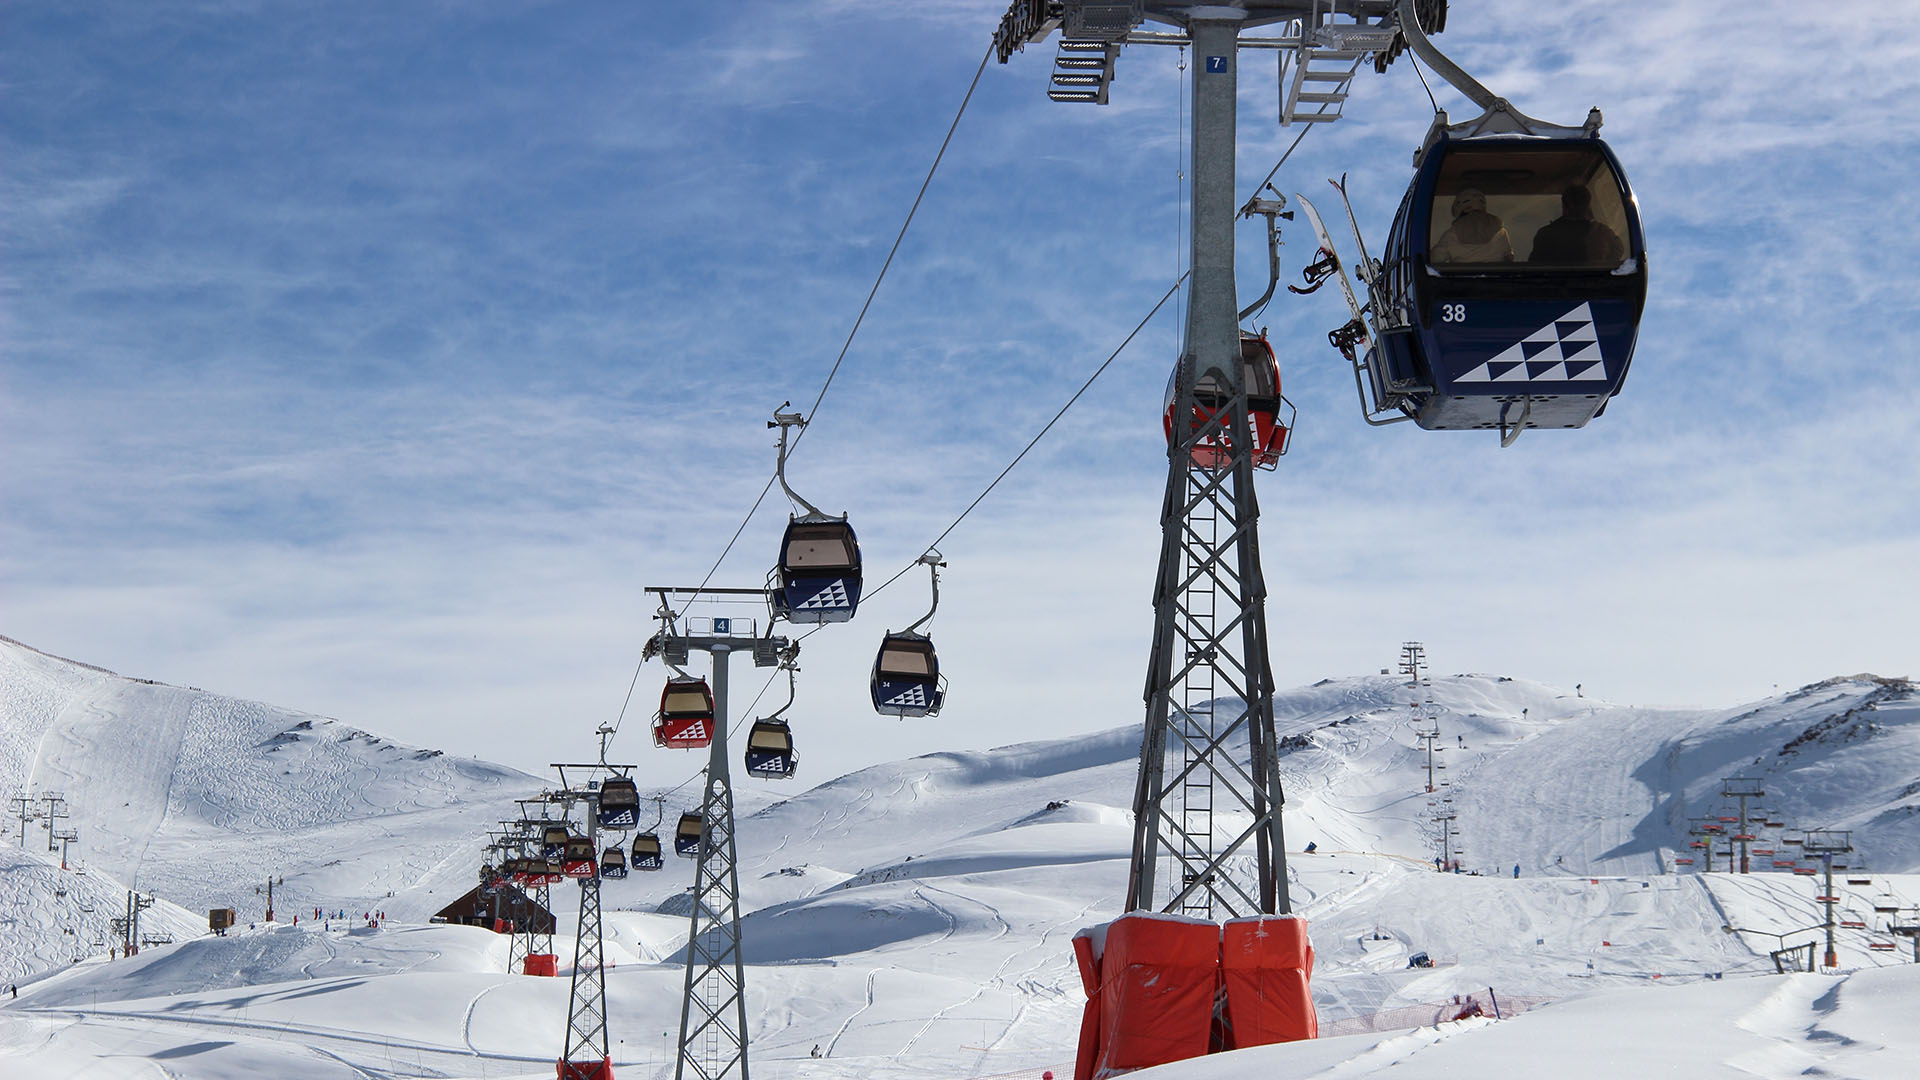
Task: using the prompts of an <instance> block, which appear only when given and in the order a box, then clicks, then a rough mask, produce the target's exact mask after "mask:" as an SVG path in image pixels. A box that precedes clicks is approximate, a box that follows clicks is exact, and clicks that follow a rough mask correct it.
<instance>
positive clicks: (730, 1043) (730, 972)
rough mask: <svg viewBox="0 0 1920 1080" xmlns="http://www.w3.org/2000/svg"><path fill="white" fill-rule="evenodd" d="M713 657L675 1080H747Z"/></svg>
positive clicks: (719, 660)
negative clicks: (732, 1078)
mask: <svg viewBox="0 0 1920 1080" xmlns="http://www.w3.org/2000/svg"><path fill="white" fill-rule="evenodd" d="M705 647H706V648H707V650H708V651H709V652H710V653H711V654H712V656H713V745H712V747H711V751H710V752H711V755H712V756H711V757H710V758H709V759H708V764H707V786H706V791H705V793H704V795H703V797H702V798H701V800H700V820H701V821H702V823H703V825H704V832H703V834H702V836H701V838H700V850H699V855H698V857H697V858H696V859H695V861H694V870H693V913H692V915H691V925H690V926H689V928H688V932H687V979H686V988H685V989H686V993H685V996H684V998H683V999H682V1001H681V1004H680V1058H679V1061H678V1063H677V1064H675V1066H674V1069H673V1075H674V1080H684V1077H685V1076H686V1074H687V1073H688V1072H689V1071H691V1073H692V1074H693V1075H694V1076H696V1077H699V1078H700V1080H720V1078H721V1077H724V1076H726V1075H727V1074H728V1073H730V1072H733V1071H734V1068H735V1066H736V1065H737V1066H738V1067H739V1070H738V1075H739V1080H747V987H746V972H745V971H744V970H743V966H742V960H741V956H740V874H739V871H738V869H737V867H736V866H735V863H734V839H733V778H732V776H731V774H730V772H729V765H730V763H729V761H728V760H727V659H728V657H729V656H730V655H732V650H731V648H730V647H729V646H728V645H726V644H722V643H718V642H714V643H710V644H708V645H707V646H705Z"/></svg>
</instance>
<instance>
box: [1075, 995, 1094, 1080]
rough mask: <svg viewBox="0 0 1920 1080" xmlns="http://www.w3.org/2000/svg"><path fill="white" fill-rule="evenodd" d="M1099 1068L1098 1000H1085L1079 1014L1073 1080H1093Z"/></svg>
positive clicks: (1092, 998) (1091, 998)
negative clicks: (1084, 1007) (1077, 1047)
mask: <svg viewBox="0 0 1920 1080" xmlns="http://www.w3.org/2000/svg"><path fill="white" fill-rule="evenodd" d="M1099 1067H1100V998H1099V997H1098V996H1095V997H1090V998H1088V999H1087V1007H1086V1010H1085V1011H1084V1012H1082V1013H1081V1014H1080V1049H1079V1051H1078V1053H1077V1054H1076V1055H1075V1056H1074V1059H1073V1080H1093V1073H1094V1070H1095V1069H1097V1068H1099Z"/></svg>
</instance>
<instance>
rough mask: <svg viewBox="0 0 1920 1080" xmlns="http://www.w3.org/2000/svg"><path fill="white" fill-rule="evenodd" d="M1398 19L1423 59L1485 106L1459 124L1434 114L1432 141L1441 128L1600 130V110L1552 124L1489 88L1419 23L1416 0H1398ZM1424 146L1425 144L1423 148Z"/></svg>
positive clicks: (1556, 132)
mask: <svg viewBox="0 0 1920 1080" xmlns="http://www.w3.org/2000/svg"><path fill="white" fill-rule="evenodd" d="M1394 11H1395V15H1396V16H1397V17H1398V19H1399V24H1400V33H1401V35H1402V36H1404V37H1405V38H1406V39H1407V48H1408V49H1409V50H1411V51H1412V52H1413V54H1414V55H1415V56H1417V57H1419V58H1420V59H1421V60H1424V61H1426V63H1427V66H1428V67H1430V68H1432V69H1433V70H1434V72H1435V73H1436V74H1438V75H1439V76H1440V77H1441V78H1443V79H1445V80H1447V82H1448V83H1449V84H1451V85H1452V86H1453V88H1454V89H1455V90H1458V91H1460V92H1461V93H1462V94H1464V95H1466V97H1467V100H1469V101H1471V102H1473V103H1474V104H1475V105H1478V106H1480V108H1481V109H1482V110H1484V111H1483V112H1482V113H1481V114H1480V115H1479V116H1478V117H1476V118H1474V119H1472V120H1467V121H1464V122H1462V123H1459V124H1451V125H1450V124H1448V123H1447V114H1446V112H1445V111H1444V110H1441V111H1440V112H1438V113H1437V114H1436V116H1435V118H1434V123H1433V127H1434V130H1433V132H1430V133H1429V134H1428V136H1427V142H1428V144H1429V145H1430V144H1431V143H1432V142H1433V141H1434V139H1435V138H1436V137H1437V135H1438V133H1439V132H1440V131H1443V130H1444V131H1447V132H1449V133H1452V134H1455V135H1497V134H1514V135H1551V136H1555V137H1559V138H1569V137H1577V136H1579V135H1582V134H1584V135H1587V136H1589V137H1591V136H1593V135H1595V134H1597V133H1598V132H1599V130H1600V110H1599V109H1597V108H1596V109H1591V110H1589V111H1588V113H1587V122H1586V123H1585V124H1583V125H1580V126H1577V127H1570V126H1567V125H1564V124H1549V123H1547V122H1546V121H1544V120H1535V119H1534V118H1533V117H1531V116H1528V115H1527V114H1526V113H1523V112H1521V111H1520V110H1519V109H1516V108H1514V107H1513V103H1512V102H1510V101H1508V100H1507V99H1506V98H1503V97H1501V96H1500V95H1498V94H1496V93H1494V92H1493V91H1491V90H1489V89H1487V87H1486V86H1485V84H1483V83H1481V82H1480V80H1478V79H1476V78H1474V77H1473V76H1472V75H1469V74H1467V72H1466V70H1465V69H1464V68H1462V67H1461V66H1460V65H1458V64H1456V63H1454V62H1453V61H1452V60H1450V59H1448V58H1447V54H1445V53H1443V52H1441V51H1440V48H1439V46H1437V45H1435V44H1434V43H1433V40H1432V39H1431V38H1429V37H1427V32H1426V30H1425V28H1423V27H1422V26H1421V25H1420V14H1419V12H1418V11H1417V10H1416V9H1415V6H1414V0H1399V4H1398V6H1397V7H1396V8H1395V9H1394ZM1424 149H1425V148H1424V147H1423V148H1422V150H1423V152H1424Z"/></svg>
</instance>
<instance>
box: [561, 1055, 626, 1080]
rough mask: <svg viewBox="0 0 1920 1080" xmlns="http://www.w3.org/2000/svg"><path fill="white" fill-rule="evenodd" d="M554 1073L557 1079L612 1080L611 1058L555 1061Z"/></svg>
mask: <svg viewBox="0 0 1920 1080" xmlns="http://www.w3.org/2000/svg"><path fill="white" fill-rule="evenodd" d="M554 1074H555V1075H556V1076H557V1077H558V1078H559V1080H613V1059H612V1058H601V1059H600V1060H599V1061H559V1062H555V1063H554Z"/></svg>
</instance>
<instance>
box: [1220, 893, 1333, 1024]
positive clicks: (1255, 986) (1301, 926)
mask: <svg viewBox="0 0 1920 1080" xmlns="http://www.w3.org/2000/svg"><path fill="white" fill-rule="evenodd" d="M1220 970H1221V975H1222V978H1223V979H1224V981H1225V984H1226V997H1227V1010H1226V1011H1227V1021H1228V1030H1229V1031H1231V1033H1232V1036H1231V1046H1232V1047H1243V1046H1264V1045H1266V1044H1268V1043H1277V1042H1293V1041H1295V1040H1298V1039H1312V1038H1317V1037H1318V1036H1319V1034H1320V1020H1319V1017H1318V1016H1317V1015H1316V1014H1315V1013H1314V1009H1313V993H1312V990H1311V989H1310V987H1309V985H1308V980H1309V978H1310V977H1311V975H1312V974H1313V947H1312V946H1311V945H1309V944H1307V921H1306V920H1305V919H1302V918H1300V917H1298V916H1295V915H1264V916H1259V917H1256V918H1250V919H1231V920H1229V921H1228V922H1227V924H1226V926H1225V927H1224V928H1223V931H1222V934H1221V938H1220Z"/></svg>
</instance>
